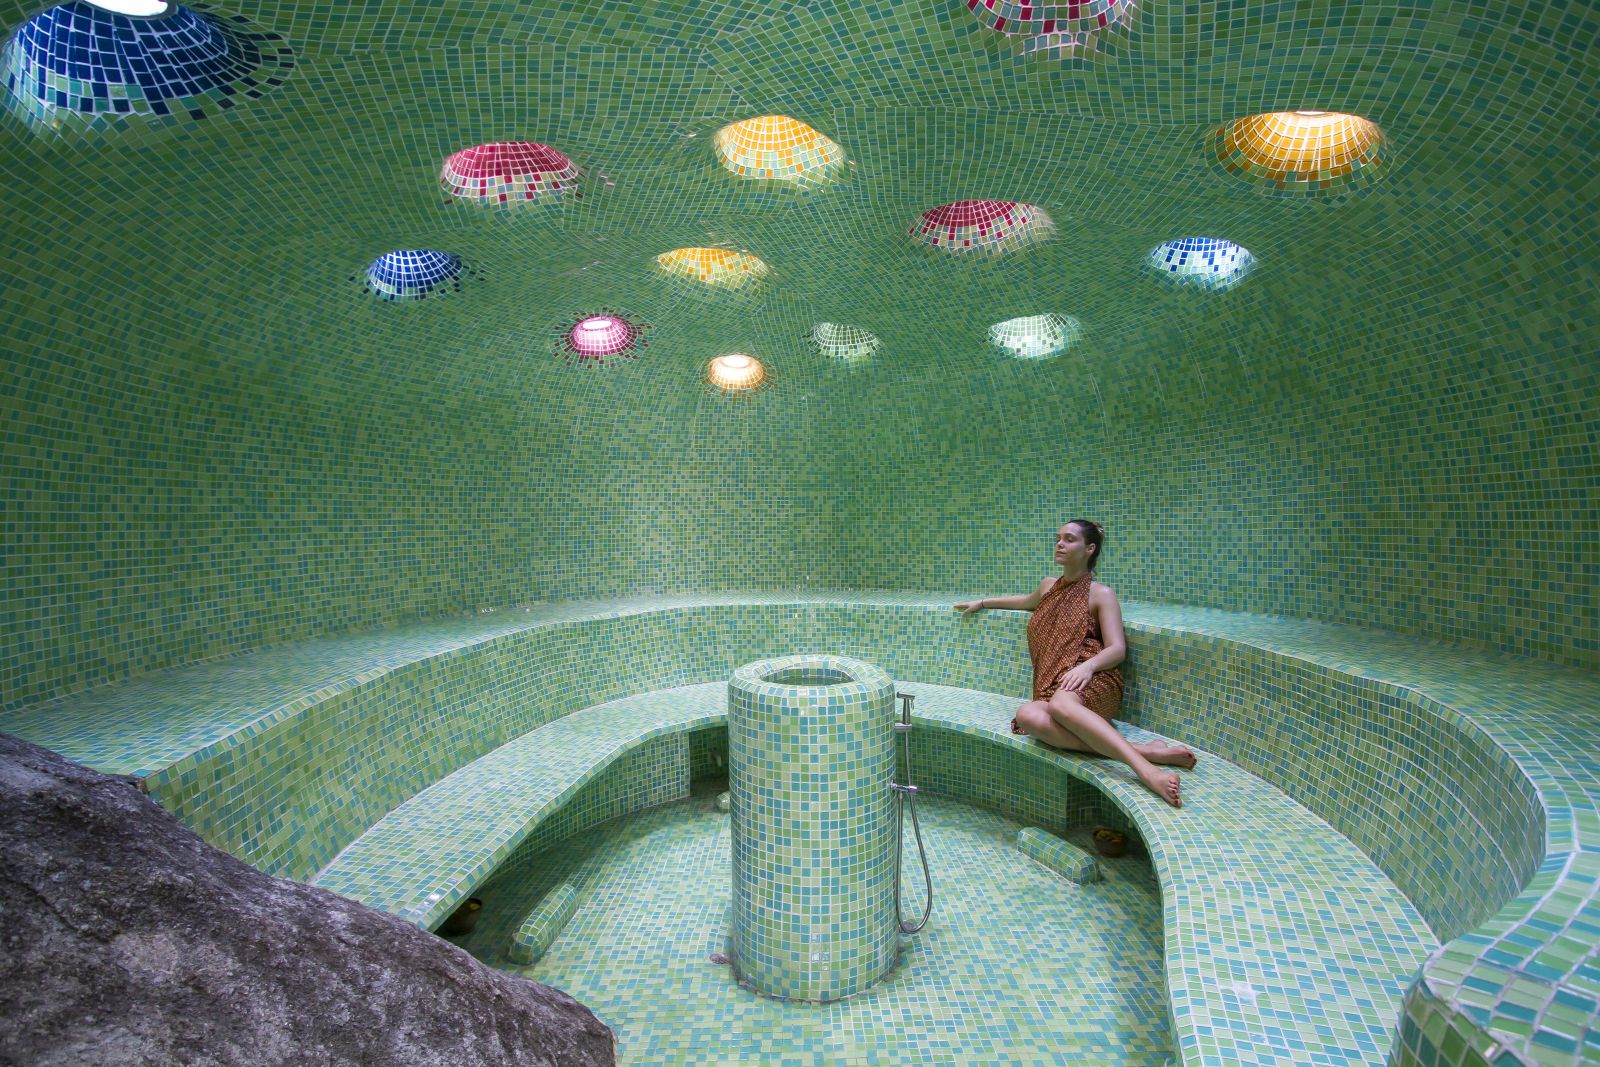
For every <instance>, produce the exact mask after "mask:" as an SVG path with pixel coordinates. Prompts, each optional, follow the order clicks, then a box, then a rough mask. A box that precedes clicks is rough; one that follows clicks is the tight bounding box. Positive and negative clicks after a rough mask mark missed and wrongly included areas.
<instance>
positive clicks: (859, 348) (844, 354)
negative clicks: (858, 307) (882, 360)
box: [810, 322, 879, 363]
mask: <svg viewBox="0 0 1600 1067" xmlns="http://www.w3.org/2000/svg"><path fill="white" fill-rule="evenodd" d="M810 336H811V343H812V344H813V345H815V346H816V349H817V351H818V352H820V353H821V354H822V355H824V356H827V357H828V358H829V359H837V360H840V361H841V362H844V363H853V362H856V361H858V360H863V359H866V358H867V357H869V356H871V355H872V354H873V353H874V352H876V351H877V350H878V344H879V342H878V338H877V337H876V336H875V335H874V334H871V333H868V332H867V331H866V330H863V329H862V328H861V327H859V326H847V325H845V324H844V323H842V322H819V323H817V324H816V325H815V326H813V327H811V335H810Z"/></svg>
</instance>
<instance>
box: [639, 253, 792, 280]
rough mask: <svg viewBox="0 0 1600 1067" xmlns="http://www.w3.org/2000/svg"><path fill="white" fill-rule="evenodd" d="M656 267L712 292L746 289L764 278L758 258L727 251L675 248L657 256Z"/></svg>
mask: <svg viewBox="0 0 1600 1067" xmlns="http://www.w3.org/2000/svg"><path fill="white" fill-rule="evenodd" d="M656 265H657V266H659V267H660V268H661V269H662V270H663V271H665V272H666V273H667V274H669V275H671V276H672V277H674V278H683V279H686V280H689V281H694V282H699V283H700V284H701V285H706V286H710V287H711V288H713V289H745V288H748V287H750V286H753V285H754V284H755V283H756V282H759V281H760V280H761V279H762V278H764V277H766V275H767V265H766V263H764V262H763V261H762V260H761V259H759V258H758V257H756V256H753V255H751V254H750V253H748V252H735V251H733V250H732V249H730V248H675V249H673V250H672V251H671V252H663V253H661V255H659V256H657V257H656Z"/></svg>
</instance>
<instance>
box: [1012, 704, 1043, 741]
mask: <svg viewBox="0 0 1600 1067" xmlns="http://www.w3.org/2000/svg"><path fill="white" fill-rule="evenodd" d="M1051 724H1052V722H1051V718H1050V708H1049V707H1048V705H1046V703H1045V702H1044V701H1043V700H1030V701H1029V702H1028V703H1026V704H1024V705H1022V707H1020V708H1018V709H1017V725H1018V726H1020V727H1022V728H1023V729H1024V730H1026V731H1027V732H1028V733H1030V734H1031V733H1035V732H1037V731H1039V730H1044V729H1048V728H1049V727H1050V726H1051Z"/></svg>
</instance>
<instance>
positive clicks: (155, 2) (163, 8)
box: [88, 0, 172, 18]
mask: <svg viewBox="0 0 1600 1067" xmlns="http://www.w3.org/2000/svg"><path fill="white" fill-rule="evenodd" d="M88 2H89V3H90V4H91V5H92V6H94V7H98V8H100V9H101V10H102V11H114V12H116V13H117V14H118V15H137V16H138V17H140V18H153V17H154V16H156V15H165V14H166V13H167V12H168V11H171V10H172V5H171V4H169V3H167V2H166V0H88Z"/></svg>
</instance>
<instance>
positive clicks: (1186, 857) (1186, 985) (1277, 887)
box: [313, 682, 1434, 1064]
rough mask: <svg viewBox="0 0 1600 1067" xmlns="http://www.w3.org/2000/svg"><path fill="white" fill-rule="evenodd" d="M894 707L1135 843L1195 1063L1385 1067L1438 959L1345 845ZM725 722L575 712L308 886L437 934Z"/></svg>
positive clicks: (949, 716) (694, 700)
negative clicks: (635, 773) (1081, 800)
mask: <svg viewBox="0 0 1600 1067" xmlns="http://www.w3.org/2000/svg"><path fill="white" fill-rule="evenodd" d="M898 688H899V689H900V690H901V691H903V692H911V693H915V694H916V695H917V697H918V700H917V703H916V709H917V710H916V716H915V722H916V726H917V730H918V731H921V730H928V729H930V728H931V729H935V730H941V731H952V732H955V733H958V734H961V735H964V736H966V737H969V738H972V739H976V740H977V741H978V742H979V743H981V744H985V745H989V746H996V747H1000V748H1002V749H1005V750H1007V751H1009V752H1012V753H1017V754H1021V755H1022V756H1024V757H1026V758H1028V759H1032V760H1034V761H1037V762H1039V763H1042V764H1044V765H1046V766H1048V767H1050V768H1052V769H1054V770H1055V771H1056V772H1058V773H1061V774H1065V775H1070V776H1071V777H1073V778H1076V779H1078V780H1080V781H1083V782H1087V783H1089V784H1090V785H1092V786H1093V787H1094V788H1096V789H1098V790H1099V791H1101V792H1102V793H1103V794H1105V796H1106V797H1108V798H1109V799H1110V800H1111V801H1112V803H1114V804H1115V805H1116V806H1117V807H1118V808H1119V809H1120V810H1121V811H1122V812H1123V813H1124V814H1125V815H1127V816H1128V818H1129V819H1130V821H1131V822H1133V823H1134V824H1135V825H1136V826H1137V827H1138V829H1139V832H1140V834H1141V836H1142V837H1143V838H1144V840H1145V842H1146V845H1147V847H1148V848H1149V850H1150V855H1151V859H1152V862H1153V863H1154V865H1155V868H1156V871H1157V873H1158V875H1159V877H1160V880H1161V885H1162V888H1163V891H1164V894H1165V898H1166V924H1165V925H1166V957H1167V982H1168V997H1169V1003H1170V1006H1171V1009H1172V1013H1173V1017H1172V1022H1173V1030H1174V1033H1175V1035H1176V1038H1177V1043H1178V1050H1179V1051H1180V1052H1181V1053H1182V1054H1183V1059H1184V1062H1211V1063H1220V1062H1233V1063H1237V1062H1252V1061H1255V1062H1273V1061H1274V1059H1275V1057H1279V1056H1282V1055H1283V1054H1284V1052H1285V1051H1286V1050H1289V1049H1291V1048H1292V1049H1293V1050H1294V1051H1295V1052H1297V1053H1298V1056H1297V1058H1298V1059H1300V1060H1303V1061H1305V1062H1315V1063H1320V1064H1340V1063H1350V1064H1356V1063H1374V1062H1378V1061H1380V1060H1381V1059H1382V1056H1383V1054H1384V1052H1385V1051H1386V1050H1387V1048H1388V1046H1389V1043H1390V1037H1391V1030H1392V1028H1393V1026H1394V1020H1395V1015H1396V1010H1397V1008H1398V1005H1399V1002H1400V997H1401V994H1402V993H1403V992H1404V990H1405V986H1406V983H1407V982H1408V981H1409V980H1410V978H1411V976H1412V974H1414V973H1415V971H1416V969H1417V967H1418V965H1419V964H1420V963H1421V962H1422V959H1423V956H1424V955H1425V954H1426V952H1427V951H1428V950H1429V949H1430V948H1432V947H1433V946H1434V941H1433V936H1432V934H1431V932H1430V931H1429V930H1428V927H1427V924H1426V923H1424V922H1423V920H1422V917H1421V915H1419V914H1418V913H1417V910H1416V909H1415V908H1414V907H1412V905H1411V903H1410V902H1409V901H1408V900H1406V898H1405V896H1404V895H1403V894H1402V893H1401V892H1400V891H1399V890H1398V889H1396V888H1395V886H1394V884H1393V883H1392V882H1390V881H1389V880H1388V879H1387V878H1386V877H1385V876H1384V875H1383V873H1382V872H1381V871H1380V870H1378V868H1377V867H1376V866H1375V865H1374V864H1373V863H1372V861H1371V860H1369V859H1368V858H1367V857H1366V856H1365V855H1363V854H1362V853H1361V852H1360V850H1358V849H1357V848H1356V847H1355V845H1353V844H1352V843H1351V842H1350V841H1349V839H1347V838H1345V837H1344V836H1343V835H1341V834H1340V833H1339V832H1338V831H1336V830H1334V829H1333V828H1332V827H1330V826H1329V825H1328V824H1327V823H1326V822H1324V821H1323V820H1321V819H1319V818H1317V817H1316V816H1315V815H1313V814H1312V813H1311V812H1310V811H1308V810H1306V809H1305V808H1304V807H1302V806H1301V805H1299V804H1296V803H1295V802H1294V801H1292V800H1290V799H1289V798H1288V797H1287V796H1285V795H1284V794H1283V793H1282V792H1280V791H1279V790H1277V789H1274V788H1273V787H1272V786H1270V785H1268V784H1267V783H1265V782H1263V781H1261V780H1260V779H1259V778H1256V777H1255V776H1253V775H1251V774H1249V773H1248V772H1246V771H1244V770H1241V769H1240V768H1238V767H1236V766H1234V765H1232V764H1230V763H1228V762H1227V761H1226V760H1223V759H1221V758H1219V757H1216V756H1213V755H1210V754H1202V763H1201V766H1200V767H1199V768H1198V769H1197V770H1196V771H1194V772H1192V773H1190V774H1186V775H1185V781H1186V783H1187V785H1188V791H1189V800H1188V802H1187V803H1186V805H1185V808H1184V810H1183V811H1182V812H1174V811H1173V810H1172V809H1170V808H1168V807H1167V806H1166V805H1165V804H1164V803H1163V802H1161V801H1160V800H1159V799H1157V798H1156V797H1154V796H1152V795H1151V794H1150V793H1149V792H1148V791H1147V790H1145V789H1144V788H1143V787H1142V786H1141V785H1140V784H1139V783H1138V781H1137V779H1135V778H1134V777H1133V776H1132V775H1131V774H1130V773H1129V772H1128V771H1127V770H1126V769H1125V768H1123V767H1122V766H1120V765H1119V764H1115V763H1111V762H1109V761H1105V760H1098V759H1091V758H1087V757H1083V756H1075V755H1068V754H1063V753H1058V752H1054V751H1052V750H1051V749H1048V748H1046V747H1045V746H1043V745H1040V744H1038V743H1037V742H1034V741H1031V740H1029V739H1027V738H1022V737H1018V736H1016V735H1014V734H1012V733H1011V731H1010V727H1009V723H1010V719H1011V715H1012V713H1013V712H1014V711H1015V709H1016V705H1017V701H1016V699H1015V698H1014V697H1008V696H1003V695H999V694H994V693H981V692H975V691H972V690H968V689H958V688H954V687H949V686H940V685H927V684H920V683H915V682H902V683H899V685H898ZM726 707H727V684H726V683H725V682H711V683H706V684H701V685H694V686H685V687H682V688H677V689H670V690H664V691H661V692H656V693H646V694H641V695H638V696H633V697H626V698H624V699H622V700H616V701H611V702H608V703H605V704H601V705H597V706H595V707H592V708H586V709H584V710H582V711H578V712H574V713H573V714H571V715H568V716H566V717H565V718H562V719H560V720H558V721H556V722H554V723H551V724H549V725H546V726H542V727H540V728H538V729H537V730H534V731H531V732H530V733H528V734H525V735H524V736H522V737H520V738H517V739H516V740H514V741H511V742H509V743H508V744H505V745H502V746H501V747H500V748H497V749H495V750H494V751H493V752H490V753H489V754H487V755H485V756H482V757H480V758H479V759H477V760H475V761H473V762H472V763H470V764H468V765H467V766H466V767H463V768H461V769H460V770H458V771H456V772H455V773H453V774H451V775H449V776H447V777H446V778H444V779H443V780H441V781H439V782H437V783H435V784H434V785H432V786H429V787H428V788H427V789H425V790H423V791H422V792H421V793H419V794H417V795H416V796H415V797H413V798H412V799H411V800H409V801H407V802H406V803H405V804H403V805H401V806H400V807H399V808H397V809H396V810H395V811H393V812H390V813H389V814H388V815H386V816H385V817H384V818H383V819H381V820H379V822H378V823H377V825H376V826H374V827H373V828H372V829H371V830H369V831H367V832H366V833H365V834H363V835H362V836H361V837H359V838H357V839H356V841H355V842H354V843H353V844H351V845H350V846H349V847H348V848H346V849H345V850H344V852H342V853H341V854H340V855H339V856H338V858H336V859H335V860H334V862H333V863H331V864H329V865H328V867H327V868H325V869H324V870H323V871H322V872H321V873H319V874H318V875H317V877H316V878H315V879H314V880H313V881H314V884H316V885H319V886H322V887H323V888H325V889H331V890H333V891H335V892H338V893H340V894H342V895H345V896H348V897H351V898H353V899H355V900H358V901H360V902H362V903H364V904H367V905H369V906H372V907H376V908H381V909H383V910H385V911H388V912H391V913H392V914H395V915H399V916H401V917H403V918H405V919H407V920H409V921H411V922H415V923H417V924H419V925H421V926H424V927H431V926H433V925H434V924H436V923H437V922H439V921H440V920H441V919H443V918H444V917H445V916H446V915H448V914H449V913H450V912H451V911H452V910H453V909H454V908H455V907H456V906H457V905H458V904H459V903H460V902H461V901H462V900H464V899H465V898H466V897H467V895H468V894H469V893H471V892H472V891H473V890H474V889H475V888H476V887H477V886H478V885H480V884H482V883H483V882H484V881H486V880H487V879H488V878H489V876H490V875H491V874H492V873H493V871H494V870H495V868H496V867H497V866H499V865H500V864H501V863H502V862H504V861H505V860H506V859H507V858H508V857H509V856H510V854H511V852H512V850H514V849H515V848H516V847H517V846H518V844H520V843H521V842H522V841H523V840H524V839H526V838H527V837H528V835H529V834H531V833H532V832H534V831H535V830H536V829H537V828H538V827H539V826H540V825H541V824H542V823H543V822H544V821H545V820H546V819H548V818H549V817H551V816H552V815H553V814H554V813H555V812H556V811H557V810H558V809H559V807H560V806H561V804H562V803H564V802H565V801H566V800H568V799H569V798H571V797H572V796H573V795H574V794H575V793H576V791H577V789H578V788H579V787H580V786H581V785H582V784H584V783H585V782H588V781H591V780H593V779H594V778H595V776H596V775H597V774H598V772H599V770H600V769H602V768H603V767H605V766H608V765H610V764H611V763H612V762H613V761H614V760H616V759H617V758H618V757H620V756H621V755H623V754H624V753H625V752H627V751H630V750H632V749H634V748H635V747H636V746H638V745H641V744H643V743H645V742H647V741H648V740H650V739H651V738H656V737H662V736H664V735H669V734H672V733H675V732H682V731H686V730H693V729H701V728H705V727H708V726H713V725H721V724H725V723H726ZM1122 729H1123V730H1124V732H1127V733H1129V734H1132V735H1133V736H1135V737H1136V738H1137V739H1144V738H1145V737H1148V736H1153V735H1149V734H1148V733H1147V732H1146V731H1142V730H1139V729H1138V728H1136V727H1130V726H1127V725H1126V724H1124V725H1123V726H1122ZM913 732H914V733H916V732H917V731H913ZM684 758H685V759H686V757H684ZM918 763H919V765H925V761H922V760H919V761H918ZM686 784H687V783H686V782H685V783H684V785H685V786H686ZM686 792H687V789H686V788H683V789H682V790H681V791H680V792H679V794H678V795H684V794H685V793H686Z"/></svg>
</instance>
